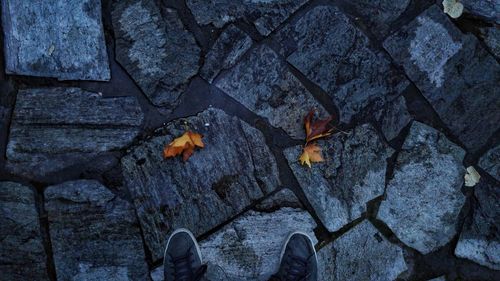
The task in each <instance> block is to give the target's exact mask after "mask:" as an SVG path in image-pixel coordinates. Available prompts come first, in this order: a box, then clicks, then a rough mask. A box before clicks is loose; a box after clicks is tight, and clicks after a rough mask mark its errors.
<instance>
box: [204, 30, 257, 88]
mask: <svg viewBox="0 0 500 281" xmlns="http://www.w3.org/2000/svg"><path fill="white" fill-rule="evenodd" d="M251 46H252V38H250V36H248V34H246V33H245V32H244V31H242V30H240V29H239V28H237V27H236V26H234V25H232V24H231V25H229V26H228V27H227V28H226V29H224V31H223V32H222V34H221V35H220V36H219V38H218V39H217V41H215V43H214V45H213V46H212V48H211V49H210V51H209V52H208V53H207V55H206V56H205V64H204V65H203V67H202V68H201V70H200V75H201V77H203V78H205V79H206V80H207V81H208V82H210V83H212V82H213V80H214V78H215V77H216V76H217V75H218V74H219V73H220V72H221V71H222V70H225V69H229V68H231V67H232V66H234V65H235V64H236V63H237V62H238V61H239V60H240V58H241V57H242V56H243V55H244V54H245V53H246V51H248V50H249V49H250V47H251Z"/></svg>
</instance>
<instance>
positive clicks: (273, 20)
mask: <svg viewBox="0 0 500 281" xmlns="http://www.w3.org/2000/svg"><path fill="white" fill-rule="evenodd" d="M306 2H307V0H266V1H260V0H250V1H248V0H187V1H186V4H187V6H188V7H189V9H190V10H191V12H192V13H193V15H194V17H195V19H196V21H197V22H198V23H199V24H200V25H208V24H212V25H214V26H215V27H217V28H221V27H223V26H224V25H225V24H226V23H228V22H233V21H236V20H240V19H243V20H245V21H247V22H251V23H253V24H254V25H255V28H257V30H258V31H259V33H260V34H262V35H269V33H271V32H272V31H273V30H274V29H275V28H276V27H278V26H279V25H280V24H281V23H282V22H284V21H285V20H286V19H287V18H288V17H289V16H290V15H291V14H292V13H293V12H295V11H296V10H298V9H299V8H300V7H301V6H302V5H303V4H304V3H306Z"/></svg>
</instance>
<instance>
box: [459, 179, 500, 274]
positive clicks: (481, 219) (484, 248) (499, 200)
mask: <svg viewBox="0 0 500 281" xmlns="http://www.w3.org/2000/svg"><path fill="white" fill-rule="evenodd" d="M474 195H475V197H476V199H477V205H476V208H475V210H474V215H473V218H472V223H471V224H469V225H467V224H465V225H464V229H463V230H462V233H461V234H460V239H459V240H458V244H457V247H456V248H455V255H456V256H458V257H461V258H466V259H469V260H472V261H474V262H476V263H478V264H480V265H484V266H487V267H489V268H491V269H495V270H500V233H499V232H498V229H500V186H499V185H494V184H490V183H487V182H486V181H484V180H483V181H481V182H480V183H479V184H477V185H476V186H475V187H474Z"/></svg>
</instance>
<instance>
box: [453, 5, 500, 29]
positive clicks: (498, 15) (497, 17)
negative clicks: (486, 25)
mask: <svg viewBox="0 0 500 281" xmlns="http://www.w3.org/2000/svg"><path fill="white" fill-rule="evenodd" d="M460 3H462V4H464V7H465V9H466V10H467V11H468V12H470V13H472V14H474V15H477V16H481V17H484V18H486V19H488V20H492V21H495V22H496V23H498V24H500V2H498V0H460Z"/></svg>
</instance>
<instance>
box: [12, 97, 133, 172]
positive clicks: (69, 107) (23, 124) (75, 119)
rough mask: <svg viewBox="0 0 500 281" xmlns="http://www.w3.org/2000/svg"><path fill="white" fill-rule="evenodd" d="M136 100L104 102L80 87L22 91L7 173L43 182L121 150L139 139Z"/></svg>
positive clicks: (16, 108) (16, 111)
mask: <svg viewBox="0 0 500 281" xmlns="http://www.w3.org/2000/svg"><path fill="white" fill-rule="evenodd" d="M142 120H143V114H142V111H141V108H140V107H139V104H138V102H137V100H136V98H134V97H118V98H103V97H101V96H100V95H99V94H96V93H91V92H86V91H83V90H81V89H78V88H39V89H28V90H21V91H19V92H18V94H17V100H16V105H15V109H14V113H13V117H12V123H11V128H10V134H9V142H8V145H7V169H9V170H11V171H12V172H14V173H16V174H21V175H24V176H26V177H29V178H35V179H37V178H40V177H45V176H47V175H50V174H51V173H53V172H56V171H60V170H62V169H64V168H67V167H70V166H72V165H77V164H81V163H84V162H86V161H89V160H91V159H92V158H94V157H95V156H97V155H98V154H99V153H103V152H107V151H112V150H118V149H121V148H123V147H125V146H127V145H129V144H130V143H131V142H132V140H133V139H134V138H135V137H136V136H137V134H138V133H139V130H140V126H141V123H142Z"/></svg>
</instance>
